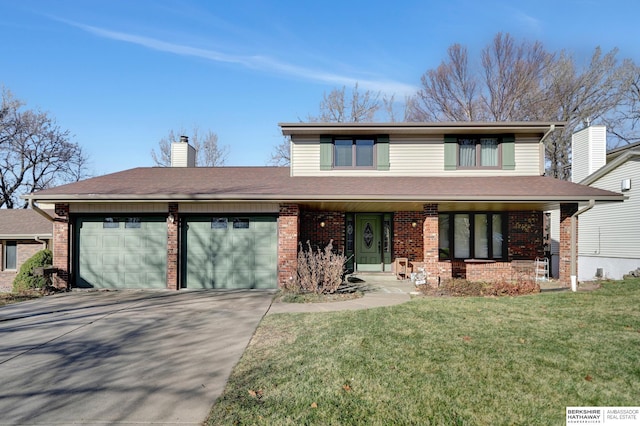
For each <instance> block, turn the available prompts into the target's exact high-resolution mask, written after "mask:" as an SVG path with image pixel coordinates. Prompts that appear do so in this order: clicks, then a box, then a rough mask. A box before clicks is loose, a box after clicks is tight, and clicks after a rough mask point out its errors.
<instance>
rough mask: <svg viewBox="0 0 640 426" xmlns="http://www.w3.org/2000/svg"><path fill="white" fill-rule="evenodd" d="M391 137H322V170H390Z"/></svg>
mask: <svg viewBox="0 0 640 426" xmlns="http://www.w3.org/2000/svg"><path fill="white" fill-rule="evenodd" d="M389 167H390V165H389V136H388V135H375V136H369V135H355V136H333V135H321V136H320V170H334V169H374V170H389Z"/></svg>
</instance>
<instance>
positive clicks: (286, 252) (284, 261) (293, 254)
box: [278, 204, 300, 287]
mask: <svg viewBox="0 0 640 426" xmlns="http://www.w3.org/2000/svg"><path fill="white" fill-rule="evenodd" d="M299 234H300V206H298V205H297V204H280V216H279V217H278V286H279V287H284V286H285V285H286V283H288V282H290V281H291V280H293V277H294V276H295V274H296V270H297V268H298V235H299Z"/></svg>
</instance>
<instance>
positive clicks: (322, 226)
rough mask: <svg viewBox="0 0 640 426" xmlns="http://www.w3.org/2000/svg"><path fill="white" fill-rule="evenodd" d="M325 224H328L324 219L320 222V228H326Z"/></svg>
mask: <svg viewBox="0 0 640 426" xmlns="http://www.w3.org/2000/svg"><path fill="white" fill-rule="evenodd" d="M325 226H327V224H326V223H325V222H324V220H323V221H322V222H320V228H324V227H325Z"/></svg>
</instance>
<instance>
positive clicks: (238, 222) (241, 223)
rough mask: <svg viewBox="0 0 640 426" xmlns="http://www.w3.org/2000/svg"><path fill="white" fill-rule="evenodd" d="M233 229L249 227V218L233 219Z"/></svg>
mask: <svg viewBox="0 0 640 426" xmlns="http://www.w3.org/2000/svg"><path fill="white" fill-rule="evenodd" d="M233 229H249V219H245V218H235V219H233Z"/></svg>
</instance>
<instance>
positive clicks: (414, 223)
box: [411, 220, 418, 228]
mask: <svg viewBox="0 0 640 426" xmlns="http://www.w3.org/2000/svg"><path fill="white" fill-rule="evenodd" d="M416 226H418V222H416V221H415V220H414V221H413V222H411V227H412V228H415V227H416Z"/></svg>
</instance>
